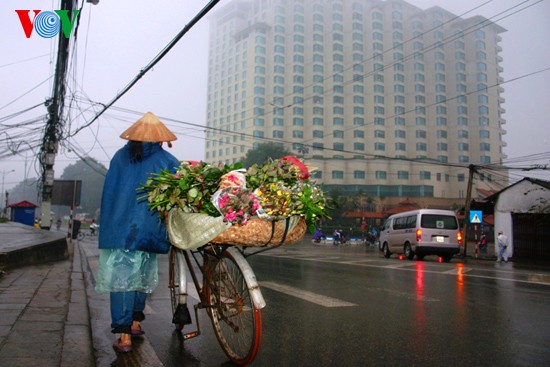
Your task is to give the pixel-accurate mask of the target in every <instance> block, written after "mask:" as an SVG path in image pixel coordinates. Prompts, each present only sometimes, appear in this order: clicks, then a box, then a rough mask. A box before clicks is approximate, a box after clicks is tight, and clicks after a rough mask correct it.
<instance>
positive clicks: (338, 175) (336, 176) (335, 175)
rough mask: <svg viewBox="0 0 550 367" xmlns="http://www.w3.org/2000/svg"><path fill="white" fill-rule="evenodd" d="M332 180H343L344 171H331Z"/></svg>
mask: <svg viewBox="0 0 550 367" xmlns="http://www.w3.org/2000/svg"><path fill="white" fill-rule="evenodd" d="M332 178H333V179H334V180H342V179H344V171H332Z"/></svg>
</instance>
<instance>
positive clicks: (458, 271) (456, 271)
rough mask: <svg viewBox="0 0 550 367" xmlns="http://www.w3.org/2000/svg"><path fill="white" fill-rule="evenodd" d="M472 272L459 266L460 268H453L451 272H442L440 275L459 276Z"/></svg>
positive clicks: (470, 269)
mask: <svg viewBox="0 0 550 367" xmlns="http://www.w3.org/2000/svg"><path fill="white" fill-rule="evenodd" d="M472 270H473V269H472V268H466V267H463V266H460V267H458V268H454V269H451V270H447V271H443V272H442V273H443V274H452V275H460V274H465V273H468V272H470V271H472Z"/></svg>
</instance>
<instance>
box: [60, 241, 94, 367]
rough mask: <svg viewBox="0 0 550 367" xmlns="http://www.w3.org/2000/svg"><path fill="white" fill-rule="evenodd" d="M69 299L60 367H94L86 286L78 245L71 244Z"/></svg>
mask: <svg viewBox="0 0 550 367" xmlns="http://www.w3.org/2000/svg"><path fill="white" fill-rule="evenodd" d="M71 247H72V249H73V266H72V271H71V280H70V287H71V298H70V302H69V311H68V313H67V320H66V322H65V330H64V333H63V351H62V354H61V364H60V366H61V367H72V366H82V367H95V366H96V364H95V359H94V355H93V350H94V347H93V343H92V335H91V327H90V312H89V308H88V297H87V296H86V284H85V282H84V274H83V272H82V259H81V256H80V246H79V245H78V243H73V244H72V246H71Z"/></svg>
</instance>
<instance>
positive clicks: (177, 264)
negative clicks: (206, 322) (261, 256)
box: [169, 244, 267, 365]
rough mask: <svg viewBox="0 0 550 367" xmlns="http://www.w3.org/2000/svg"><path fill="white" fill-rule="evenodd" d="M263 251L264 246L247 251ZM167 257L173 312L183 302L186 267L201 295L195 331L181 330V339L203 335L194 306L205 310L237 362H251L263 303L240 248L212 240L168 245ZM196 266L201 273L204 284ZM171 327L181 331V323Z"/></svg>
mask: <svg viewBox="0 0 550 367" xmlns="http://www.w3.org/2000/svg"><path fill="white" fill-rule="evenodd" d="M264 250H267V249H261V250H257V251H256V252H254V253H251V254H248V255H247V256H251V255H254V254H256V253H258V252H261V251H264ZM169 261H170V262H169V264H170V269H169V288H170V298H171V302H172V313H173V314H175V313H176V311H177V310H178V306H181V305H187V274H186V270H189V273H190V275H191V278H192V280H193V284H194V285H195V288H196V290H197V293H198V295H199V303H198V304H196V305H195V306H194V311H195V320H196V331H191V332H188V333H185V334H183V339H184V340H186V339H190V338H194V337H196V336H199V335H200V334H201V329H200V323H199V317H198V310H199V309H205V310H206V311H207V314H208V316H209V318H210V320H211V322H212V326H213V328H214V333H215V334H216V338H217V339H218V341H219V343H220V345H221V347H222V349H223V351H224V352H225V354H226V355H227V356H228V357H229V359H231V361H233V363H235V364H237V365H247V364H249V363H251V362H252V361H253V360H254V358H256V355H257V354H258V350H259V348H260V343H261V337H262V317H261V309H262V308H263V307H265V305H266V303H265V300H264V298H263V296H262V293H261V291H260V288H259V285H258V282H257V280H256V276H255V275H254V272H253V271H252V268H251V267H250V265H249V264H248V262H247V261H246V259H245V254H244V249H240V248H238V247H236V246H232V245H214V244H207V245H204V246H202V247H200V248H198V249H195V250H182V249H179V248H177V247H175V246H172V248H171V250H170V259H169ZM194 265H196V266H197V268H198V270H199V271H200V272H201V273H202V283H201V280H200V279H199V278H198V276H197V273H196V271H195V267H194ZM185 307H186V306H185ZM175 326H176V330H177V331H180V332H181V331H182V330H183V327H184V323H181V322H176V325H175Z"/></svg>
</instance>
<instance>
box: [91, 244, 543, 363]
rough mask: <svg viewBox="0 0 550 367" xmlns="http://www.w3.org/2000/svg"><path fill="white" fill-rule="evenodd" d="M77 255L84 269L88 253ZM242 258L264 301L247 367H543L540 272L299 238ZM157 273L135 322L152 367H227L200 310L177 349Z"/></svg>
mask: <svg viewBox="0 0 550 367" xmlns="http://www.w3.org/2000/svg"><path fill="white" fill-rule="evenodd" d="M83 245H85V246H88V245H86V244H85V243H84V244H83ZM90 248H91V247H90ZM88 255H89V259H90V260H91V264H92V266H91V267H90V268H91V269H92V271H93V251H89V252H88ZM248 260H249V262H250V264H251V265H252V268H253V269H254V271H255V273H256V276H257V278H258V280H259V281H260V285H261V287H262V293H263V295H264V297H265V299H266V302H267V306H266V308H265V309H264V310H263V312H262V322H263V340H262V346H261V349H260V352H259V354H258V357H257V358H256V360H255V362H254V363H253V366H403V365H408V366H412V365H431V366H472V365H475V366H484V365H486V366H495V365H499V366H543V365H547V363H548V361H550V349H549V348H548V345H550V333H549V332H548V330H550V313H549V312H548V306H549V305H550V275H549V274H550V271H549V270H550V269H549V268H547V267H546V268H545V267H542V268H533V267H532V266H526V267H524V266H521V265H519V264H513V263H508V264H496V263H495V262H493V261H475V260H468V261H467V262H466V263H462V262H461V261H460V260H458V259H453V261H452V262H451V263H437V262H436V258H435V257H426V260H425V261H422V262H419V261H402V260H398V259H396V258H390V259H385V258H383V257H382V256H381V255H380V254H379V253H378V252H377V250H374V249H368V250H367V249H365V247H360V246H357V247H352V246H348V247H334V246H329V245H324V246H313V245H312V244H311V243H309V242H305V243H304V244H302V245H299V246H287V247H285V248H280V249H276V250H272V251H267V252H265V253H263V254H261V255H257V256H252V257H250V258H248ZM167 274H168V269H167V256H163V257H161V262H160V284H161V286H159V288H158V289H157V291H156V292H155V293H154V294H153V296H152V297H151V299H150V300H149V303H148V307H147V309H146V312H147V319H146V320H145V321H144V323H143V326H144V329H145V330H146V332H147V335H146V337H147V340H148V342H149V343H150V345H151V346H152V348H153V349H154V352H155V353H156V355H157V357H158V359H159V360H160V361H161V363H162V365H164V366H225V365H227V366H230V365H231V364H230V363H229V362H227V358H226V357H225V355H224V354H223V352H222V350H221V348H220V347H219V345H218V343H217V341H216V339H215V337H214V335H213V333H212V327H211V324H210V323H209V320H208V319H207V317H206V314H205V313H204V311H200V313H199V315H202V316H201V324H202V329H203V334H202V335H201V336H199V337H197V338H195V339H191V340H187V341H185V342H184V343H182V341H181V340H180V338H178V334H177V333H175V332H174V329H173V326H172V324H171V323H170V322H171V316H170V297H169V293H168V289H167V287H165V286H162V285H163V284H167ZM191 300H192V301H193V302H196V301H195V300H194V299H193V298H192V297H191ZM94 302H95V303H94V304H93V306H92V307H93V308H102V307H103V308H104V313H103V315H102V318H103V320H101V322H99V323H96V325H101V324H102V323H105V322H106V323H107V328H105V327H102V330H103V331H102V332H104V331H105V330H108V322H109V319H108V303H105V299H96V300H95V301H94ZM102 302H103V304H102ZM104 326H105V325H104ZM94 334H101V332H100V333H97V332H96V330H95V329H94ZM105 336H106V338H107V339H108V338H111V339H109V340H107V341H106V342H110V341H111V340H112V336H109V335H108V333H106V334H105ZM119 365H130V364H122V363H120V364H119ZM150 365H154V364H150Z"/></svg>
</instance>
